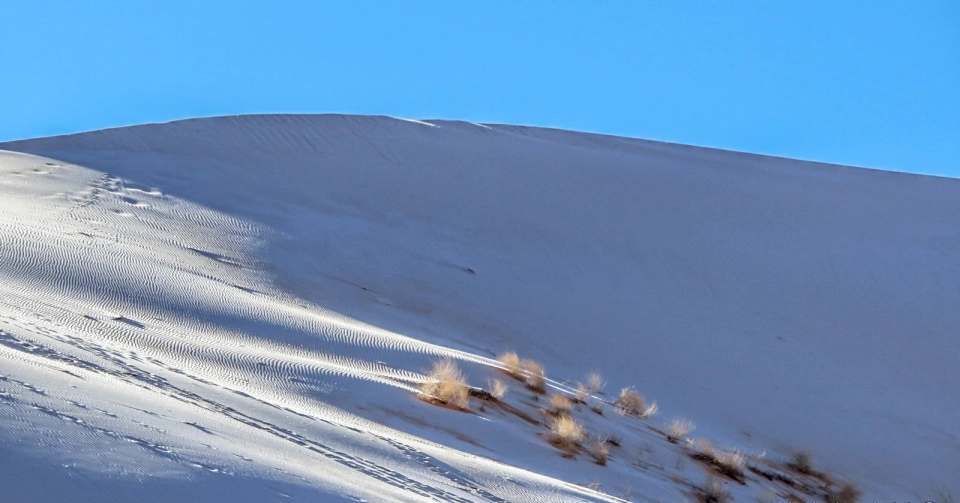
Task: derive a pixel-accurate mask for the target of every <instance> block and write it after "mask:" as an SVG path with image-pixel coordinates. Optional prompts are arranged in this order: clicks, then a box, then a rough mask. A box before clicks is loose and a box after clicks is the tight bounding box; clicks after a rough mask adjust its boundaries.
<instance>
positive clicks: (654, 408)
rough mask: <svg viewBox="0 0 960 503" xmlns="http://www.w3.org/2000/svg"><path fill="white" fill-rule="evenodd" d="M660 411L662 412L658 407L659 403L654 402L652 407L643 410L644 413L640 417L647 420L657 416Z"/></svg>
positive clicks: (648, 406)
mask: <svg viewBox="0 0 960 503" xmlns="http://www.w3.org/2000/svg"><path fill="white" fill-rule="evenodd" d="M658 410H660V408H659V407H657V402H653V403H651V404H650V405H647V406H646V407H644V408H643V411H642V412H641V413H640V417H642V418H644V419H646V418H648V417H650V416H652V415H654V414H656V413H657V411H658Z"/></svg>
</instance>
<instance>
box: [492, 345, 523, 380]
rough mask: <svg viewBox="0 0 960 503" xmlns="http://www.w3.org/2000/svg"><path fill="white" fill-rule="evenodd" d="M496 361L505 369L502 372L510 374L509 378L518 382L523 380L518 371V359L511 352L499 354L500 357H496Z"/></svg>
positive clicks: (515, 354)
mask: <svg viewBox="0 0 960 503" xmlns="http://www.w3.org/2000/svg"><path fill="white" fill-rule="evenodd" d="M497 361H499V362H500V363H502V364H503V366H504V367H506V368H505V369H504V370H505V371H506V373H507V374H510V377H512V378H514V379H517V380H519V381H522V380H523V373H522V372H521V371H520V370H521V369H520V357H519V356H517V353H515V352H513V351H507V352H505V353H501V354H500V356H498V357H497Z"/></svg>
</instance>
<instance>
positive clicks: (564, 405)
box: [550, 394, 573, 414]
mask: <svg viewBox="0 0 960 503" xmlns="http://www.w3.org/2000/svg"><path fill="white" fill-rule="evenodd" d="M572 406H573V404H571V403H570V399H569V398H567V397H566V396H564V395H560V394H554V395H550V409H551V410H552V411H553V412H554V413H555V414H569V413H570V408H571V407H572Z"/></svg>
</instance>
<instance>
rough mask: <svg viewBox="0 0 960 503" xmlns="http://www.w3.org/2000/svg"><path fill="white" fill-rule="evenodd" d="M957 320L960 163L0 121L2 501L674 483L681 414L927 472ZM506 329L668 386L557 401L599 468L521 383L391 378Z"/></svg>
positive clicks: (423, 125) (533, 490)
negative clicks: (26, 129) (454, 393)
mask: <svg viewBox="0 0 960 503" xmlns="http://www.w3.org/2000/svg"><path fill="white" fill-rule="evenodd" d="M958 337H960V180H954V179H947V178H936V177H928V176H918V175H907V174H900V173H890V172H882V171H875V170H867V169H860V168H850V167H842V166H833V165H825V164H817V163H810V162H801V161H793V160H787V159H780V158H772V157H764V156H757V155H749V154H741V153H734V152H726V151H719V150H711V149H704V148H697V147H689V146H680V145H672V144H665V143H659V142H650V141H643V140H635V139H627V138H618V137H610V136H601V135H594V134H586V133H578V132H570V131H560V130H551V129H542V128H529V127H517V126H501V125H480V124H471V123H465V122H453V121H408V120H399V119H393V118H387V117H367V116H340V115H310V116H301V115H263V116H237V117H220V118H208V119H195V120H184V121H177V122H172V123H168V124H150V125H143V126H133V127H125V128H118V129H109V130H103V131H95V132H90V133H82V134H76V135H69V136H61V137H53V138H41V139H35V140H25V141H17V142H9V143H0V470H3V472H4V473H5V474H6V476H5V483H4V484H3V488H2V489H0V491H2V492H0V500H6V499H9V500H11V501H45V500H50V499H62V498H64V497H66V496H69V499H71V500H75V501H102V500H103V501H106V500H110V501H122V500H133V499H136V500H139V501H175V500H184V501H187V500H201V499H203V498H207V500H211V501H212V500H216V499H219V498H227V497H229V498H233V499H236V500H241V501H270V500H274V499H277V500H279V499H283V498H284V496H287V497H291V498H295V500H301V501H315V500H317V499H319V500H323V501H326V500H337V499H344V500H352V499H360V500H370V501H383V500H387V501H390V500H393V501H409V500H421V499H422V500H431V499H433V500H442V501H472V500H479V501H557V500H586V501H604V500H608V499H609V500H616V499H617V498H623V499H629V500H634V501H682V500H683V499H684V498H686V499H691V500H692V499H694V498H695V497H696V496H695V494H696V492H697V490H698V489H697V486H699V485H702V483H703V482H704V480H705V477H707V472H708V471H709V469H708V468H707V467H705V466H701V465H700V464H699V463H698V462H696V461H695V460H692V459H691V458H690V457H689V453H690V447H689V446H685V445H682V443H681V444H680V445H674V444H670V443H668V442H666V441H665V440H664V439H663V437H662V435H660V434H659V433H658V432H659V431H661V430H662V428H663V425H664V424H665V423H666V422H667V421H669V419H671V418H673V417H687V418H690V419H692V420H693V421H695V422H696V423H697V430H696V432H695V433H694V436H702V437H705V438H709V439H710V440H711V441H712V442H713V443H714V444H715V445H718V446H729V447H735V448H738V449H741V450H743V451H745V452H748V453H752V454H753V456H752V457H751V459H752V460H753V461H751V462H755V463H761V461H760V456H759V454H760V453H765V454H766V457H765V460H763V463H766V464H764V466H767V467H779V468H782V465H778V464H776V463H778V462H779V461H783V460H788V459H789V458H790V456H791V454H792V453H794V452H797V451H800V450H807V451H810V452H811V453H812V455H813V458H814V461H815V464H816V466H817V469H819V470H823V471H824V472H827V473H829V474H830V475H831V476H832V477H835V478H836V479H837V480H838V481H840V480H851V481H855V482H856V484H857V485H858V486H859V487H860V489H861V490H863V491H864V493H865V499H869V500H873V499H882V500H889V501H894V500H905V499H917V498H919V497H930V496H928V495H931V494H933V491H934V490H936V489H937V488H947V487H950V484H956V480H958V477H957V474H960V391H958V390H960V386H958V385H957V383H958V382H960V364H958V362H960V343H958V342H960V341H958ZM508 349H509V350H516V351H517V352H518V353H520V354H521V356H525V357H530V358H534V359H536V360H538V361H539V362H541V363H542V364H543V365H544V366H545V367H546V370H547V375H548V377H549V378H551V379H552V380H553V381H554V383H553V384H554V385H555V386H556V387H558V388H565V385H568V386H569V385H573V384H575V381H577V380H582V379H583V378H584V376H585V375H586V374H587V373H588V372H590V371H592V370H597V371H599V372H600V373H601V374H602V375H603V376H604V378H605V379H606V381H607V386H606V394H605V395H598V396H597V397H596V398H597V399H598V400H605V401H607V402H610V401H612V400H613V398H614V396H615V395H616V393H617V392H618V391H619V390H620V388H622V387H625V386H630V385H635V386H636V387H637V389H638V390H640V391H641V392H643V393H644V395H646V396H647V397H649V398H652V399H656V400H657V401H658V403H659V405H660V414H659V415H657V416H655V417H653V418H651V419H645V420H640V419H637V418H629V417H623V416H620V415H618V414H616V413H613V411H612V409H610V408H609V407H608V408H607V410H606V411H605V413H604V415H602V416H600V415H597V414H594V413H592V412H590V410H589V408H587V407H579V408H578V410H577V411H576V414H577V417H578V418H579V419H580V420H581V421H583V422H584V424H585V426H587V429H588V430H589V431H591V433H593V434H595V435H607V436H609V435H614V436H616V437H617V438H618V439H619V440H620V442H619V443H620V444H621V445H620V446H615V447H614V448H613V449H612V450H611V454H610V456H611V457H610V461H609V463H608V464H607V466H599V465H596V464H594V463H593V462H592V460H590V458H589V456H586V455H582V454H581V455H578V456H576V457H575V459H568V458H564V457H561V456H560V451H558V450H557V449H555V448H554V447H552V446H551V445H550V444H549V443H547V442H546V441H545V432H546V427H545V426H544V424H545V423H546V422H547V418H546V416H544V415H543V414H541V413H540V412H539V411H538V409H539V408H541V407H546V404H545V403H544V400H543V399H542V398H540V399H537V400H535V397H536V395H535V394H533V393H532V392H530V391H527V390H524V389H523V387H522V386H521V385H519V383H514V385H513V389H511V390H510V392H508V395H507V397H506V399H505V403H506V406H505V407H499V406H493V405H491V404H484V402H482V401H477V400H475V401H474V402H473V403H472V404H471V411H470V412H466V413H465V412H459V411H454V410H450V409H449V408H443V407H436V406H433V405H430V404H428V403H426V402H424V401H421V400H417V399H416V396H415V393H414V392H415V390H416V387H417V385H418V383H420V382H421V381H422V380H423V379H424V375H423V374H424V372H425V371H426V370H427V369H429V367H430V365H431V362H433V361H435V360H437V359H438V358H441V357H451V358H454V359H457V360H458V361H459V362H460V367H461V368H462V369H463V370H464V371H465V373H466V374H467V376H468V379H469V380H470V382H471V384H473V385H475V386H483V387H486V386H487V380H488V379H490V378H494V377H497V376H501V377H502V374H501V373H499V372H497V371H496V370H494V369H492V368H491V365H496V362H495V360H494V358H495V357H496V355H497V354H498V353H500V352H502V351H504V350H508ZM510 411H515V412H518V413H519V414H514V413H511V412H510ZM758 466H759V465H758ZM770 469H773V468H770ZM798 477H799V476H798ZM725 480H726V479H725ZM726 483H727V485H728V486H729V487H728V490H729V491H731V492H732V493H733V496H734V497H735V498H736V499H737V500H745V501H748V500H752V499H753V498H756V497H759V498H764V497H767V496H764V495H765V494H768V495H770V494H778V495H780V496H781V497H784V496H786V495H787V494H788V493H789V492H790V491H791V489H789V488H788V487H787V486H784V485H782V484H781V485H776V484H771V483H770V482H769V481H767V480H765V479H764V478H763V477H762V476H760V475H758V474H756V473H754V472H749V477H748V480H747V484H746V485H743V486H742V485H740V484H737V483H736V482H734V481H732V480H726ZM953 491H954V493H956V492H957V491H960V486H956V485H955V486H954V487H953ZM798 494H799V493H798ZM5 498H6V499H5Z"/></svg>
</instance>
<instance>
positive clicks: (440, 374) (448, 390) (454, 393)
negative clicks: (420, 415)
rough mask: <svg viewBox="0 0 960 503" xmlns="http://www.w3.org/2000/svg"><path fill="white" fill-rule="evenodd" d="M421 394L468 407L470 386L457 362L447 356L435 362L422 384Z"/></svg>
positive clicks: (442, 401) (462, 407)
mask: <svg viewBox="0 0 960 503" xmlns="http://www.w3.org/2000/svg"><path fill="white" fill-rule="evenodd" d="M420 394H421V395H422V396H425V397H429V398H430V399H433V400H436V401H438V402H440V403H447V404H451V405H455V406H457V407H460V408H461V409H466V408H467V406H468V405H469V399H470V388H469V387H468V386H467V381H466V379H464V378H463V373H461V372H460V369H459V368H458V367H457V364H456V363H454V362H453V360H450V359H449V358H445V359H443V360H440V361H437V362H434V363H433V368H432V369H430V372H428V373H427V380H426V381H424V382H423V383H422V384H421V385H420Z"/></svg>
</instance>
